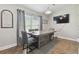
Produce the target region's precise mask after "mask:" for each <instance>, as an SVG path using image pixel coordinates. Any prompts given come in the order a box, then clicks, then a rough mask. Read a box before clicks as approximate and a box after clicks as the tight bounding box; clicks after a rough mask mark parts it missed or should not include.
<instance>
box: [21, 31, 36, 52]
mask: <svg viewBox="0 0 79 59" xmlns="http://www.w3.org/2000/svg"><path fill="white" fill-rule="evenodd" d="M22 40H23V50H24V49H30V51H32V50H33V44H34V43H35V42H36V40H35V38H33V37H31V36H30V35H29V34H27V32H26V31H22ZM31 47H32V48H31ZM34 47H35V46H34ZM27 53H28V50H27Z"/></svg>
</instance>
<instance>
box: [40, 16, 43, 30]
mask: <svg viewBox="0 0 79 59" xmlns="http://www.w3.org/2000/svg"><path fill="white" fill-rule="evenodd" d="M42 24H43V23H42V16H40V31H42V29H43V25H42Z"/></svg>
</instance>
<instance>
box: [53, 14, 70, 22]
mask: <svg viewBox="0 0 79 59" xmlns="http://www.w3.org/2000/svg"><path fill="white" fill-rule="evenodd" d="M54 21H56V23H69V14H64V15H60V16H56V17H54Z"/></svg>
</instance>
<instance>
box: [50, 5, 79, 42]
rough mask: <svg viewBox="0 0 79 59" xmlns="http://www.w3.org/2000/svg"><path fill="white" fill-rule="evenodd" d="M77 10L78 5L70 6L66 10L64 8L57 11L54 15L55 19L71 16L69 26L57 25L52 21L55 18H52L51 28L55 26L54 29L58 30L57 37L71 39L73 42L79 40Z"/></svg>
mask: <svg viewBox="0 0 79 59" xmlns="http://www.w3.org/2000/svg"><path fill="white" fill-rule="evenodd" d="M77 8H78V9H79V7H78V6H76V5H69V6H66V7H65V6H64V8H62V9H61V10H58V11H55V12H54V13H53V15H52V16H53V17H54V16H58V15H63V14H69V23H67V24H55V23H54V22H53V19H52V18H53V17H52V18H51V21H52V22H51V21H50V22H51V27H52V28H53V26H54V28H55V29H56V30H57V32H56V35H57V36H62V37H66V38H71V40H74V41H77V38H79V28H78V27H79V26H78V23H79V22H78V20H79V18H78V15H79V11H78V10H77ZM77 13H78V15H77Z"/></svg>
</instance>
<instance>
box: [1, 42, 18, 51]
mask: <svg viewBox="0 0 79 59" xmlns="http://www.w3.org/2000/svg"><path fill="white" fill-rule="evenodd" d="M14 46H17V43H14V44H10V45H6V46H3V47H0V51H2V50H5V49H8V48H11V47H14Z"/></svg>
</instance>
